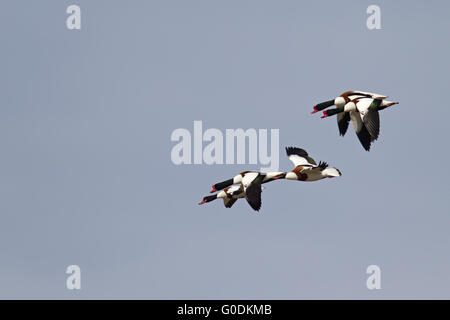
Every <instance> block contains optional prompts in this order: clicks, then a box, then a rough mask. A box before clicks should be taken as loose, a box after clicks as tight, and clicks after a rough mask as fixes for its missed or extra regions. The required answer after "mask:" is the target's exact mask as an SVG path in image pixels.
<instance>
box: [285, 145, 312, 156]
mask: <svg viewBox="0 0 450 320" xmlns="http://www.w3.org/2000/svg"><path fill="white" fill-rule="evenodd" d="M286 154H287V156H288V157H289V156H291V155H293V154H295V155H297V156H300V157H307V156H308V152H306V150H304V149H302V148H297V147H286Z"/></svg>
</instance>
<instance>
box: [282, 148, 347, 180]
mask: <svg viewBox="0 0 450 320" xmlns="http://www.w3.org/2000/svg"><path fill="white" fill-rule="evenodd" d="M286 154H287V156H288V158H289V160H291V161H292V163H293V164H294V166H295V168H294V169H293V170H292V171H290V172H287V173H285V176H284V178H285V179H288V180H300V181H317V180H321V179H324V178H336V177H340V176H341V175H342V174H341V172H340V171H339V169H336V168H329V167H328V163H326V162H322V161H320V162H319V164H316V162H315V161H314V159H313V158H311V157H310V156H309V155H308V152H306V150H304V149H301V148H296V147H287V148H286Z"/></svg>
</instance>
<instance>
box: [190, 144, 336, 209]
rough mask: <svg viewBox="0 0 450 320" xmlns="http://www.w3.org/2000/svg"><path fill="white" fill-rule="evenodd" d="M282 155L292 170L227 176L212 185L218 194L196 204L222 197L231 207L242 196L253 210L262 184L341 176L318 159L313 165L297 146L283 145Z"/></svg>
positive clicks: (251, 172) (257, 201) (259, 197)
mask: <svg viewBox="0 0 450 320" xmlns="http://www.w3.org/2000/svg"><path fill="white" fill-rule="evenodd" d="M286 154H287V156H288V158H289V160H291V161H292V163H293V164H294V166H295V167H294V169H293V170H292V171H290V172H267V173H263V172H258V171H244V172H241V173H240V174H238V175H236V176H235V177H233V178H232V179H228V180H225V181H222V182H219V183H216V184H215V185H213V191H212V192H216V191H219V192H218V193H216V194H214V195H211V196H206V197H204V198H203V200H202V201H201V202H200V203H199V204H204V203H207V202H211V201H213V200H216V199H219V198H221V199H223V200H224V204H225V207H227V208H231V206H232V205H233V204H234V203H235V202H236V201H237V199H240V198H245V199H246V200H247V202H248V204H249V205H250V207H252V209H253V210H255V211H259V210H260V209H261V203H262V201H261V192H262V188H263V187H262V186H261V185H262V184H264V183H267V182H270V181H274V180H278V179H287V180H300V181H317V180H320V179H324V178H336V177H340V176H341V172H340V171H339V170H338V169H336V168H329V167H328V164H327V163H326V162H322V161H320V162H319V164H318V165H317V164H316V162H315V161H314V159H312V158H311V157H310V156H309V155H308V153H307V152H306V151H305V150H304V149H301V148H296V147H287V148H286Z"/></svg>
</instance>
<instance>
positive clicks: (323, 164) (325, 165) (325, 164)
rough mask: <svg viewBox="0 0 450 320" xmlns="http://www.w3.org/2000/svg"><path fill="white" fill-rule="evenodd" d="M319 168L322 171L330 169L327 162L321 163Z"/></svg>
mask: <svg viewBox="0 0 450 320" xmlns="http://www.w3.org/2000/svg"><path fill="white" fill-rule="evenodd" d="M319 168H320V169H322V170H324V169H326V168H328V163H326V162H325V161H319Z"/></svg>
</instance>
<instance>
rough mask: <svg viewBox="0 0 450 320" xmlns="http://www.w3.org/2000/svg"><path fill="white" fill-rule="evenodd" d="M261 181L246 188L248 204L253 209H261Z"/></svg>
mask: <svg viewBox="0 0 450 320" xmlns="http://www.w3.org/2000/svg"><path fill="white" fill-rule="evenodd" d="M261 192H262V188H261V183H258V182H255V183H252V184H251V185H250V186H249V187H248V188H247V190H246V196H245V198H246V199H247V202H248V204H249V205H250V207H252V209H253V210H256V211H259V209H261Z"/></svg>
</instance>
